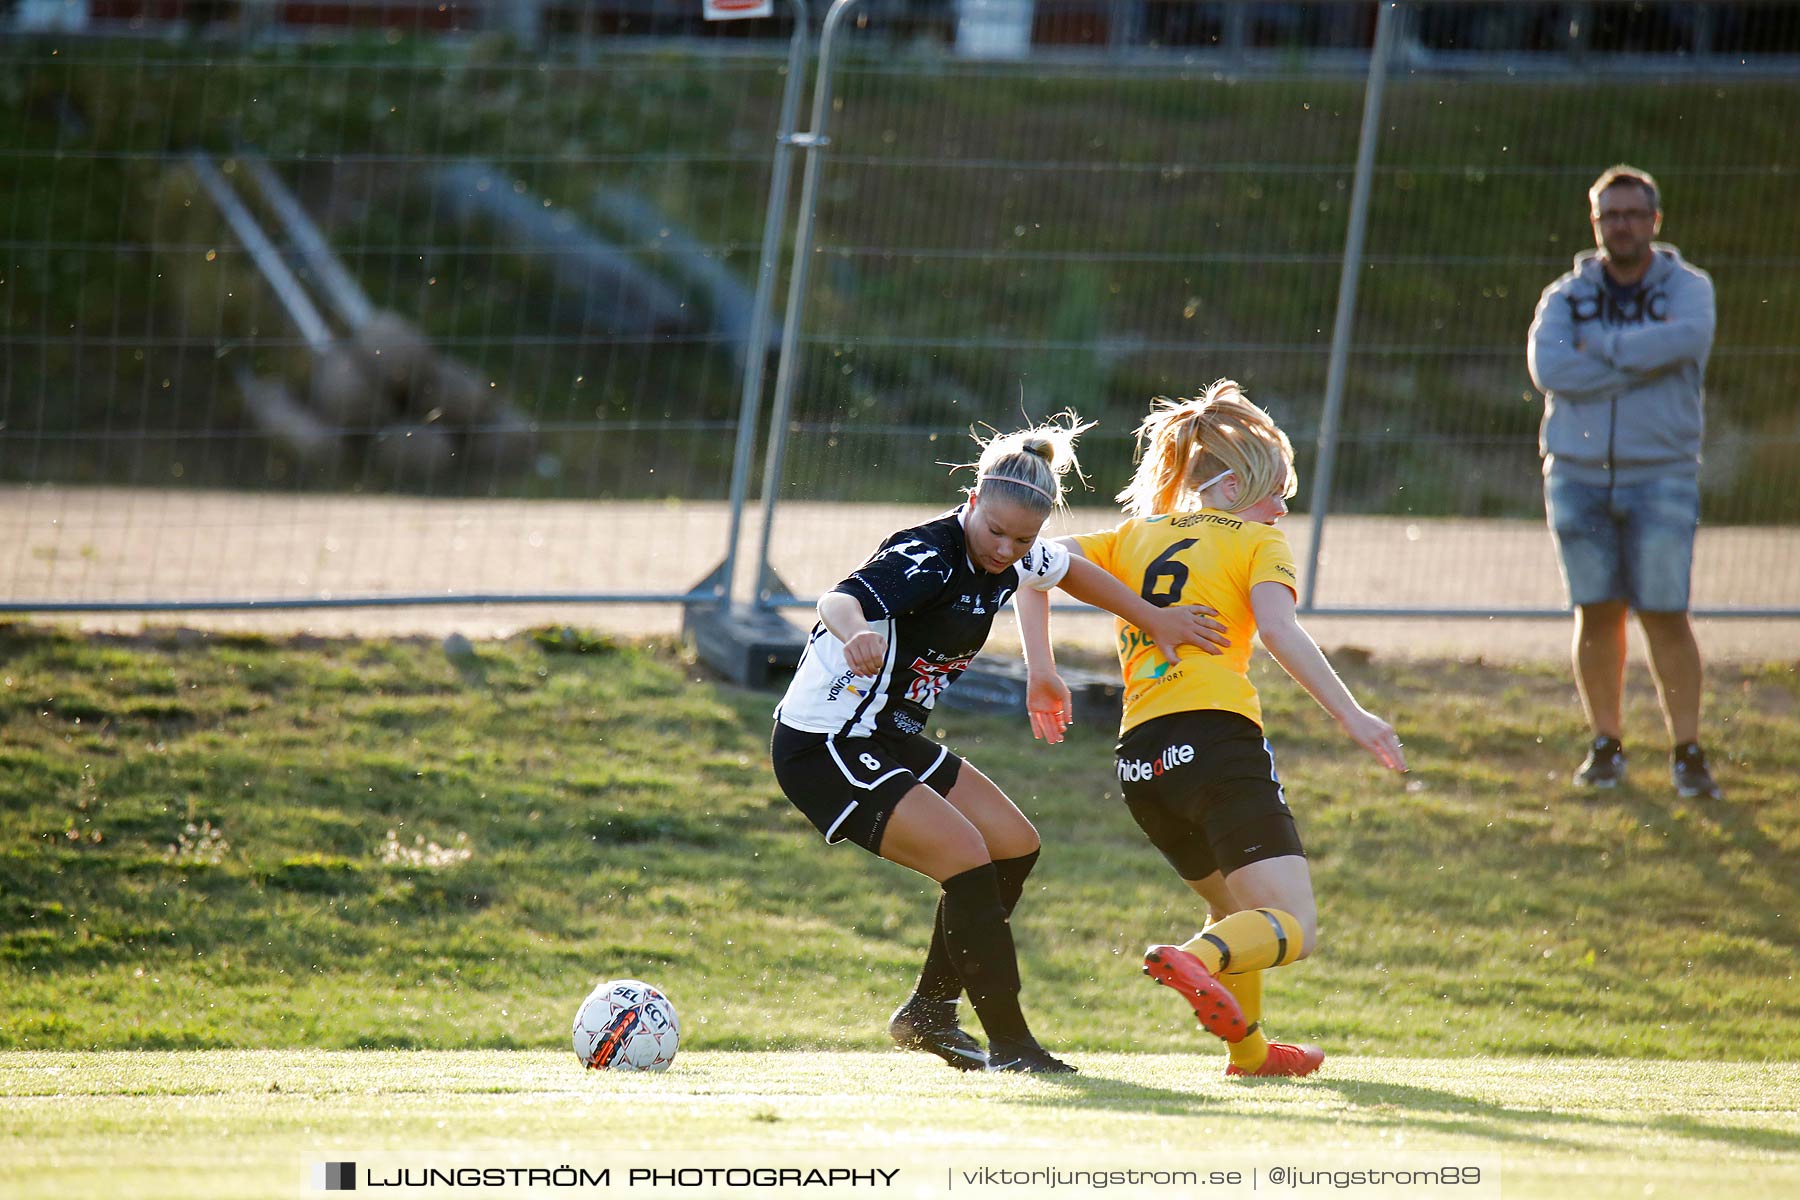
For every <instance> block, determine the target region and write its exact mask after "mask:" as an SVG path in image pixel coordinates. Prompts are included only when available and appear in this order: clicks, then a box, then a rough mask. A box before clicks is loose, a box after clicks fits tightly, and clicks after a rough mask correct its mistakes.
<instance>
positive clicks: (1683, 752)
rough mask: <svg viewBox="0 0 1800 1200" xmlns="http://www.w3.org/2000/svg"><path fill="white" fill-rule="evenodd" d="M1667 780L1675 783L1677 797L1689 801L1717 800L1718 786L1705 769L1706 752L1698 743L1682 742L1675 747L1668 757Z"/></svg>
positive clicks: (1710, 773)
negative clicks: (1700, 798)
mask: <svg viewBox="0 0 1800 1200" xmlns="http://www.w3.org/2000/svg"><path fill="white" fill-rule="evenodd" d="M1669 778H1670V779H1672V780H1673V781H1674V783H1675V791H1676V794H1677V795H1681V796H1685V797H1686V798H1688V799H1690V800H1692V799H1694V798H1696V797H1699V796H1704V797H1706V798H1707V799H1708V800H1717V799H1718V798H1719V785H1718V784H1716V783H1714V782H1713V777H1712V772H1711V771H1709V770H1707V768H1706V751H1704V750H1702V749H1701V748H1700V743H1699V742H1683V743H1682V744H1681V745H1679V746H1677V747H1675V749H1674V750H1673V751H1672V752H1671V753H1670V755H1669Z"/></svg>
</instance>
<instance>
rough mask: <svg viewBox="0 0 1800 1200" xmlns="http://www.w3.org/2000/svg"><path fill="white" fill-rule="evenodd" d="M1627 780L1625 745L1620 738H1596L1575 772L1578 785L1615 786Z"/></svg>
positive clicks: (1592, 786) (1586, 786) (1589, 786)
mask: <svg viewBox="0 0 1800 1200" xmlns="http://www.w3.org/2000/svg"><path fill="white" fill-rule="evenodd" d="M1624 781H1625V747H1624V746H1622V745H1620V744H1619V739H1618V738H1609V737H1603V738H1595V739H1594V744H1593V745H1591V746H1589V747H1588V755H1587V758H1586V759H1584V760H1582V764H1581V767H1580V768H1579V769H1578V770H1577V771H1576V772H1575V779H1574V783H1575V786H1576V787H1585V788H1615V787H1618V786H1619V785H1620V784H1621V783H1623V782H1624Z"/></svg>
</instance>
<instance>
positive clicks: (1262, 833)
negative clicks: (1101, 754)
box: [1116, 709, 1306, 880]
mask: <svg viewBox="0 0 1800 1200" xmlns="http://www.w3.org/2000/svg"><path fill="white" fill-rule="evenodd" d="M1116 753H1117V755H1118V771H1119V786H1120V788H1121V789H1122V790H1123V791H1124V793H1125V804H1126V806H1127V807H1128V808H1130V809H1131V815H1132V818H1133V819H1134V820H1136V821H1137V823H1138V828H1140V829H1142V830H1143V831H1144V833H1145V834H1146V835H1147V836H1148V837H1149V838H1150V842H1151V844H1152V845H1154V846H1155V847H1156V848H1157V849H1158V850H1160V851H1162V856H1163V857H1164V858H1166V859H1168V860H1169V865H1170V866H1172V867H1174V868H1175V870H1176V871H1177V872H1179V873H1180V875H1181V877H1182V878H1183V879H1191V880H1198V879H1205V878H1206V877H1207V876H1208V875H1211V874H1212V873H1213V872H1214V871H1224V872H1225V873H1226V874H1227V875H1229V874H1231V872H1233V871H1235V870H1237V869H1238V868H1239V867H1247V866H1249V865H1250V864H1251V863H1253V862H1260V861H1262V860H1263V859H1265V858H1281V857H1284V856H1286V855H1290V854H1298V855H1301V856H1302V857H1304V856H1305V853H1306V851H1305V850H1304V849H1303V848H1302V847H1301V845H1300V831H1299V830H1298V829H1297V828H1296V827H1295V825H1294V815H1293V814H1292V813H1291V812H1289V811H1288V806H1287V799H1286V798H1285V797H1284V796H1283V795H1282V793H1281V780H1280V779H1279V778H1277V777H1276V775H1275V758H1274V755H1272V754H1271V753H1270V751H1269V743H1268V740H1267V739H1266V738H1265V737H1263V731H1262V729H1261V728H1260V727H1259V726H1258V725H1257V724H1256V722H1255V721H1252V720H1251V719H1250V718H1248V717H1246V716H1242V715H1240V714H1238V713H1234V712H1223V711H1220V710H1217V709H1211V710H1207V711H1204V712H1181V713H1170V714H1169V715H1168V716H1164V717H1156V718H1154V719H1152V720H1149V721H1145V722H1144V723H1143V724H1142V725H1138V726H1135V727H1133V728H1132V729H1130V730H1128V731H1127V732H1126V734H1125V736H1124V737H1122V738H1120V739H1119V745H1118V748H1117V751H1116Z"/></svg>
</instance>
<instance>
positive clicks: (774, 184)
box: [718, 0, 810, 607]
mask: <svg viewBox="0 0 1800 1200" xmlns="http://www.w3.org/2000/svg"><path fill="white" fill-rule="evenodd" d="M792 4H793V7H794V36H793V37H792V38H791V39H789V41H788V60H787V80H786V81H785V82H784V83H783V84H782V88H781V116H780V119H779V120H778V122H777V124H776V133H775V158H774V160H773V162H772V164H771V165H770V168H769V170H770V175H769V203H768V207H767V209H766V210H765V211H764V213H763V237H762V253H761V255H760V257H758V259H757V263H756V298H755V300H754V302H753V303H752V305H751V309H750V333H749V336H748V337H747V338H746V339H745V349H744V383H743V391H742V393H741V394H740V397H739V400H738V427H737V445H736V447H735V448H734V449H733V450H732V455H731V519H730V532H729V533H727V535H726V538H725V562H724V564H723V565H722V566H720V568H719V573H718V589H719V602H720V603H721V604H723V605H726V606H727V607H729V606H730V604H731V593H732V589H733V585H734V584H735V582H736V578H737V557H738V535H739V533H740V531H741V530H742V528H743V524H744V500H745V497H746V496H747V495H748V494H749V491H750V458H751V455H752V454H753V453H754V451H755V450H756V419H757V417H758V416H759V415H760V413H761V411H762V391H763V378H764V376H765V375H766V374H767V372H768V365H769V307H770V301H771V300H772V299H773V296H774V292H775V260H776V259H778V258H779V257H780V256H781V233H782V230H783V229H785V228H786V227H787V210H788V176H789V174H790V167H789V165H788V160H789V157H790V148H791V147H792V145H793V144H794V117H795V116H796V114H797V113H798V112H799V109H800V89H801V87H802V86H804V80H805V77H806V49H807V37H808V33H809V30H808V21H809V19H810V17H809V14H808V13H807V10H806V0H792ZM786 344H787V343H786V340H785V338H784V340H783V342H782V345H783V347H784V348H785V346H786ZM784 352H785V350H784ZM773 436H775V435H774V434H773V433H771V437H773ZM763 523H764V526H765V527H767V524H768V517H767V515H766V514H765V516H764V517H763Z"/></svg>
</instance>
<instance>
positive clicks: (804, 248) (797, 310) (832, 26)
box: [756, 0, 857, 608]
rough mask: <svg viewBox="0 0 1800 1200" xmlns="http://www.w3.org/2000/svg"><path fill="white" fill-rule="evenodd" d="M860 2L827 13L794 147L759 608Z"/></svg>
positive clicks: (841, 1) (841, 3) (835, 1)
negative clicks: (835, 82)
mask: <svg viewBox="0 0 1800 1200" xmlns="http://www.w3.org/2000/svg"><path fill="white" fill-rule="evenodd" d="M856 2H857V0H832V5H831V11H829V12H827V13H826V14H825V25H824V29H823V30H822V31H821V32H820V34H819V73H818V79H817V80H816V81H815V82H814V83H813V106H812V128H811V129H810V130H808V131H807V132H806V133H797V134H795V135H794V136H793V138H792V142H793V144H794V145H796V146H799V147H800V148H801V149H802V150H804V151H805V152H806V169H805V171H804V172H803V173H802V175H801V177H800V217H799V221H798V223H797V224H796V226H795V228H794V265H793V268H792V270H790V271H789V272H788V302H787V310H786V312H784V313H783V314H782V322H781V354H780V357H779V359H778V360H777V363H776V367H775V399H774V401H773V404H772V406H771V411H770V414H769V451H768V455H767V458H766V462H765V466H764V467H763V496H762V531H761V536H760V538H759V544H758V546H757V549H756V569H757V585H756V607H758V608H768V607H769V603H768V602H769V599H770V593H769V589H768V588H767V587H766V586H765V582H766V581H767V580H768V579H769V578H770V574H771V573H770V571H769V538H770V535H771V533H772V532H773V531H774V528H775V496H776V493H777V492H779V491H780V490H781V467H782V458H783V457H784V455H785V453H786V450H787V419H788V412H789V410H790V409H791V408H792V407H793V400H794V373H795V371H797V370H798V369H799V368H798V365H797V362H796V359H797V355H798V351H799V347H798V345H797V343H798V342H799V338H800V318H801V315H802V314H803V313H804V312H805V310H806V276H807V266H808V263H809V262H810V260H811V258H812V231H813V215H814V210H815V209H816V208H817V206H818V195H819V169H820V167H821V165H822V159H823V155H822V154H821V151H822V150H823V149H824V148H825V147H826V146H827V145H829V144H830V142H831V139H830V138H829V137H827V136H826V134H825V125H826V118H827V117H828V116H829V115H830V113H831V66H832V50H833V49H834V48H835V46H836V42H837V31H838V27H839V26H840V25H842V24H843V20H844V15H845V14H846V13H847V12H848V11H849V10H850V9H851V8H852V7H853V6H854V5H855V4H856Z"/></svg>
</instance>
